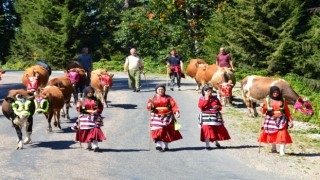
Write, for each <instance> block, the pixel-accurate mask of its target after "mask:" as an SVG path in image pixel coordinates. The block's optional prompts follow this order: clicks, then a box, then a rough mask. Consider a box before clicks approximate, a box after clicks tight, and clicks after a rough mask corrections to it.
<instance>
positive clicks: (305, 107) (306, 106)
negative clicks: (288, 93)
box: [293, 101, 314, 115]
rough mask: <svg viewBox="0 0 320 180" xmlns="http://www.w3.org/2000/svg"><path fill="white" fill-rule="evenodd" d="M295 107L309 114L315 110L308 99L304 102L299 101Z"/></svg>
mask: <svg viewBox="0 0 320 180" xmlns="http://www.w3.org/2000/svg"><path fill="white" fill-rule="evenodd" d="M293 108H294V109H295V110H299V111H301V112H302V113H304V114H309V115H311V114H313V112H314V111H313V109H312V105H311V104H310V103H309V102H308V101H306V102H303V103H302V102H300V101H297V102H296V104H295V105H294V107H293Z"/></svg>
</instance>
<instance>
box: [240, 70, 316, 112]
mask: <svg viewBox="0 0 320 180" xmlns="http://www.w3.org/2000/svg"><path fill="white" fill-rule="evenodd" d="M271 86H277V87H279V88H280V90H281V92H282V96H283V97H284V98H285V99H286V101H287V102H288V104H289V105H295V104H296V103H297V100H298V99H299V95H298V94H297V93H296V92H295V91H294V90H293V89H292V87H291V85H290V84H289V83H288V82H287V81H285V80H284V79H280V78H272V77H263V76H255V75H251V76H247V77H245V78H244V79H242V80H241V89H242V99H243V102H244V104H245V105H246V107H247V109H248V115H249V116H258V112H257V110H256V107H257V103H258V102H261V101H262V100H263V99H265V98H266V97H267V96H268V95H269V91H270V87H271ZM308 103H309V104H310V102H308ZM251 108H252V109H253V112H254V114H253V115H252V113H251Z"/></svg>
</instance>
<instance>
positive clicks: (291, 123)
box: [289, 120, 293, 128]
mask: <svg viewBox="0 0 320 180" xmlns="http://www.w3.org/2000/svg"><path fill="white" fill-rule="evenodd" d="M289 127H290V128H293V121H292V120H291V121H289Z"/></svg>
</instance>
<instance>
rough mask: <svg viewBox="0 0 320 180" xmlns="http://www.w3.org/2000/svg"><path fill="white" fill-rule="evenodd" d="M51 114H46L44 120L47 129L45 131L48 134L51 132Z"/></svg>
mask: <svg viewBox="0 0 320 180" xmlns="http://www.w3.org/2000/svg"><path fill="white" fill-rule="evenodd" d="M52 116H53V113H52V112H50V113H49V114H46V118H47V120H48V127H47V131H48V132H52V127H51V119H52Z"/></svg>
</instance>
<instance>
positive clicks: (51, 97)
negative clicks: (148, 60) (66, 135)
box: [35, 86, 64, 132]
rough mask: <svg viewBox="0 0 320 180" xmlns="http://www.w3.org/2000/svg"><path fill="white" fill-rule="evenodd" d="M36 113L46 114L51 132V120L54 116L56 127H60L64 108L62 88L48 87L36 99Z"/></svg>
mask: <svg viewBox="0 0 320 180" xmlns="http://www.w3.org/2000/svg"><path fill="white" fill-rule="evenodd" d="M35 105H36V112H37V113H44V115H45V116H46V118H47V121H48V128H47V130H48V131H49V132H51V131H52V127H51V119H52V117H53V116H54V126H56V127H57V126H58V128H59V129H61V126H60V110H61V109H62V108H63V106H64V97H63V93H62V91H61V90H60V88H58V87H56V86H46V87H45V88H43V89H42V90H41V92H40V94H39V95H36V98H35Z"/></svg>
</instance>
